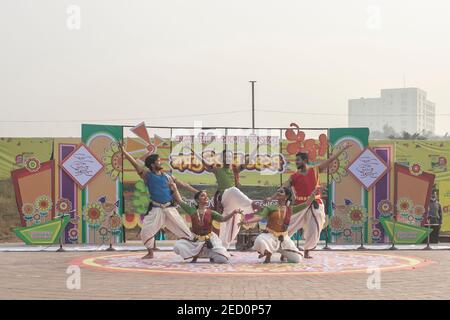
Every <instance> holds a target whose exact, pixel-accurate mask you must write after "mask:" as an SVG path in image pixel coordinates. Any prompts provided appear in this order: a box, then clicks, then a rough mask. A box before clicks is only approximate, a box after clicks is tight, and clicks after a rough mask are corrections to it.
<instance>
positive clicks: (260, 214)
mask: <svg viewBox="0 0 450 320" xmlns="http://www.w3.org/2000/svg"><path fill="white" fill-rule="evenodd" d="M272 211H274V208H273V207H272V206H267V207H264V208H262V209H261V210H259V211H258V212H255V215H254V217H253V218H251V219H248V220H245V221H242V222H240V223H239V225H240V226H242V225H243V224H250V223H254V222H259V221H261V220H263V219H265V218H267V217H268V216H269V214H270V213H271V212H272Z"/></svg>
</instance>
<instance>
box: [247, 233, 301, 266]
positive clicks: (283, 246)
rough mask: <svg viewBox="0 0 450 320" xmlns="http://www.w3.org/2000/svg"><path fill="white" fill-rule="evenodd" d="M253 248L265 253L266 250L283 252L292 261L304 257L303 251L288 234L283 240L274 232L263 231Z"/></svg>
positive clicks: (294, 261) (296, 261)
mask: <svg viewBox="0 0 450 320" xmlns="http://www.w3.org/2000/svg"><path fill="white" fill-rule="evenodd" d="M253 249H254V250H256V251H258V252H259V253H260V254H264V253H265V251H266V250H267V251H268V252H270V253H272V254H273V253H281V254H282V255H283V256H284V257H286V258H287V261H288V262H292V263H298V262H300V260H301V258H302V257H303V255H302V253H301V252H300V251H299V250H298V249H297V247H296V246H295V244H294V242H293V241H292V240H291V238H289V237H288V236H287V235H286V236H284V240H283V241H282V242H281V241H280V240H278V237H276V236H274V235H273V234H272V233H261V234H260V235H259V236H257V237H256V239H255V243H254V245H253Z"/></svg>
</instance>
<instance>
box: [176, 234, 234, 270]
mask: <svg viewBox="0 0 450 320" xmlns="http://www.w3.org/2000/svg"><path fill="white" fill-rule="evenodd" d="M209 240H210V241H211V244H212V246H213V247H212V248H211V249H210V248H208V247H207V246H206V241H193V240H186V239H180V240H177V241H176V242H175V245H174V247H173V251H174V252H175V253H176V254H178V255H180V256H181V257H182V258H183V259H185V260H186V259H190V258H194V257H198V258H209V259H212V262H214V263H226V262H228V260H229V259H230V254H229V253H228V251H227V249H225V248H224V246H223V245H222V241H220V238H219V237H218V236H217V235H216V234H215V233H211V238H210V239H209Z"/></svg>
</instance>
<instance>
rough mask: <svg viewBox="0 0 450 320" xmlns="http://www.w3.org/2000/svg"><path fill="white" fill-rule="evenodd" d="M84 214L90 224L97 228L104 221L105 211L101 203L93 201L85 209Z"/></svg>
mask: <svg viewBox="0 0 450 320" xmlns="http://www.w3.org/2000/svg"><path fill="white" fill-rule="evenodd" d="M83 216H84V218H85V219H86V221H87V223H88V224H89V225H90V226H92V227H94V228H96V227H99V226H100V224H101V223H102V221H103V218H104V216H105V212H104V211H103V208H102V206H101V205H100V204H98V203H95V202H92V203H89V204H88V205H87V206H86V208H85V209H84V212H83Z"/></svg>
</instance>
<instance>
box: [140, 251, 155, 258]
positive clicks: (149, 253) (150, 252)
mask: <svg viewBox="0 0 450 320" xmlns="http://www.w3.org/2000/svg"><path fill="white" fill-rule="evenodd" d="M147 250H148V253H147V254H146V255H145V256H143V257H142V259H153V250H152V249H147Z"/></svg>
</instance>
